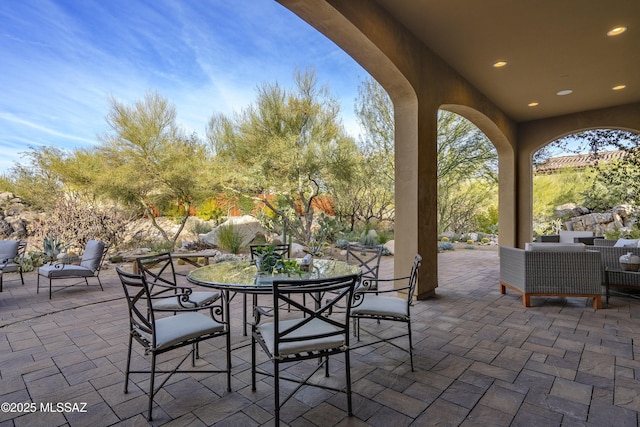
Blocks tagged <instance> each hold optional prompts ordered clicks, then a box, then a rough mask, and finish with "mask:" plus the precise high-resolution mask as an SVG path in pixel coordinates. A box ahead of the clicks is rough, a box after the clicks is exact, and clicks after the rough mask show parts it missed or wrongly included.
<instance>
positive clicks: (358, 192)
mask: <svg viewBox="0 0 640 427" xmlns="http://www.w3.org/2000/svg"><path fill="white" fill-rule="evenodd" d="M355 113H356V116H357V118H358V122H359V123H360V126H361V127H362V129H363V131H364V132H363V135H362V136H361V139H360V141H359V148H360V153H356V154H354V156H355V159H356V160H357V162H356V163H355V165H356V168H355V169H354V171H353V175H354V178H355V179H353V180H351V182H349V183H347V185H345V186H344V187H336V190H337V191H336V192H335V194H333V197H334V199H335V200H336V214H337V215H338V216H339V217H340V218H341V219H343V220H345V219H346V220H348V222H349V224H350V228H351V230H353V229H354V227H355V224H356V222H362V223H364V225H370V224H371V223H372V222H377V223H384V222H389V223H392V222H393V219H394V216H395V203H394V202H395V200H394V199H395V159H394V141H395V139H394V132H395V125H394V118H393V107H392V105H391V99H390V98H389V95H388V94H387V92H385V90H384V89H383V88H382V86H380V85H379V84H378V83H377V82H376V81H375V80H373V79H371V78H370V79H368V80H365V81H364V82H361V84H360V87H359V88H358V99H357V100H356V110H355Z"/></svg>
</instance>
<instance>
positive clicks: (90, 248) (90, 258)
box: [80, 240, 109, 273]
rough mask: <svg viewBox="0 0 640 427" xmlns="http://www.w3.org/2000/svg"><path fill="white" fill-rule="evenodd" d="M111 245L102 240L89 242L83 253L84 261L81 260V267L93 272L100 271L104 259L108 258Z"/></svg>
mask: <svg viewBox="0 0 640 427" xmlns="http://www.w3.org/2000/svg"><path fill="white" fill-rule="evenodd" d="M108 249H109V245H107V244H105V243H104V242H102V241H100V240H89V241H88V242H87V245H86V246H85V247H84V252H83V253H82V259H81V260H80V266H81V267H85V268H88V269H89V270H91V271H93V272H94V273H95V272H96V271H98V272H99V271H100V268H102V263H103V262H104V258H105V257H106V256H107V250H108Z"/></svg>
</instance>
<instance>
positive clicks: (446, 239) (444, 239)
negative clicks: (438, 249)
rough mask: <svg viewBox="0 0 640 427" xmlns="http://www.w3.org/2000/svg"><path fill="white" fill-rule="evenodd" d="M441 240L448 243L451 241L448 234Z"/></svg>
mask: <svg viewBox="0 0 640 427" xmlns="http://www.w3.org/2000/svg"><path fill="white" fill-rule="evenodd" d="M440 241H441V242H443V243H447V242H448V241H449V238H448V237H447V236H444V237H443V238H442V239H440Z"/></svg>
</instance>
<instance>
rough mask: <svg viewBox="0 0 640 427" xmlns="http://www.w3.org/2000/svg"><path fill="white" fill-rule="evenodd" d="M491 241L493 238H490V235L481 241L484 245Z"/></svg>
mask: <svg viewBox="0 0 640 427" xmlns="http://www.w3.org/2000/svg"><path fill="white" fill-rule="evenodd" d="M490 241H491V239H489V238H488V237H483V238H482V240H481V241H480V242H481V243H482V244H483V245H486V244H488V243H489V242H490Z"/></svg>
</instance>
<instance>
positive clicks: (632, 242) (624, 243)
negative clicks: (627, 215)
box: [613, 239, 640, 248]
mask: <svg viewBox="0 0 640 427" xmlns="http://www.w3.org/2000/svg"><path fill="white" fill-rule="evenodd" d="M639 243H640V239H618V240H617V241H616V243H615V244H614V245H613V247H614V248H635V247H637V246H638V244H639Z"/></svg>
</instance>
